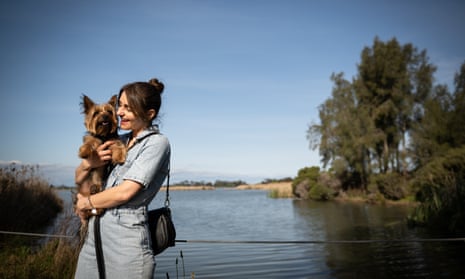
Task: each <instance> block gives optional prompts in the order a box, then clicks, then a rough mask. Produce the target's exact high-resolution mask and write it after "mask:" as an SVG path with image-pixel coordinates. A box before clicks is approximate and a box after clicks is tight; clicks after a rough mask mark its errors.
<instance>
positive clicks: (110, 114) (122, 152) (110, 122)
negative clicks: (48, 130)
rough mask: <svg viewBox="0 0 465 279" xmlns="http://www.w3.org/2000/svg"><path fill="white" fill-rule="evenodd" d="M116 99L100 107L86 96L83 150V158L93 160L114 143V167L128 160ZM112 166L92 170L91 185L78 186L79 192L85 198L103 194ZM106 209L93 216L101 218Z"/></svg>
mask: <svg viewBox="0 0 465 279" xmlns="http://www.w3.org/2000/svg"><path fill="white" fill-rule="evenodd" d="M116 101H117V97H116V95H114V96H112V97H111V98H110V100H109V101H108V103H104V104H96V103H94V101H92V100H91V99H90V98H89V97H87V96H86V95H83V96H82V102H81V107H82V113H83V114H84V115H85V121H84V125H85V126H86V129H87V134H86V135H85V136H84V139H83V144H82V145H81V147H80V148H79V157H81V158H90V157H92V156H98V154H97V147H98V146H99V145H101V144H102V143H104V142H105V141H107V140H114V141H115V144H113V145H111V147H110V149H111V151H112V153H111V155H112V160H111V163H112V164H122V163H124V161H125V160H126V152H127V150H126V146H125V145H124V143H123V142H122V141H121V140H119V138H118V133H117V129H118V119H117V116H116ZM107 171H108V166H103V167H100V168H96V169H93V170H91V173H90V174H89V178H88V180H87V181H85V182H84V183H82V184H81V185H80V186H78V187H77V188H78V189H77V191H78V192H79V193H81V194H82V195H84V196H89V195H92V194H95V193H98V192H100V191H102V187H103V181H104V179H105V178H106V176H107V175H108V173H107ZM102 212H103V210H102V209H97V212H89V216H90V215H100V214H101V213H102Z"/></svg>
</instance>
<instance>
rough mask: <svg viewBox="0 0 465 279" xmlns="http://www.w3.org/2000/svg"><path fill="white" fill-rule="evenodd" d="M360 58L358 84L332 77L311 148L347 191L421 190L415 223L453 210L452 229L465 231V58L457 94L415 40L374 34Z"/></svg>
mask: <svg viewBox="0 0 465 279" xmlns="http://www.w3.org/2000/svg"><path fill="white" fill-rule="evenodd" d="M360 58H361V61H360V64H359V65H358V73H357V75H356V76H355V77H354V78H353V80H352V81H349V80H347V79H345V78H344V74H343V73H338V74H334V73H333V74H332V75H331V81H332V82H333V84H334V85H333V89H332V93H331V97H330V98H328V99H327V100H326V101H325V102H324V103H323V104H321V105H320V106H319V108H318V109H319V118H320V123H318V124H312V125H310V126H309V127H308V130H307V139H308V140H309V142H310V147H311V148H312V149H317V148H318V149H319V152H320V156H321V162H322V164H323V167H324V168H327V167H330V170H331V173H332V174H333V175H335V177H336V178H337V179H339V181H340V185H341V186H342V189H343V190H348V189H351V188H357V189H360V190H363V191H365V192H368V193H370V192H371V193H372V192H376V193H378V194H379V193H381V194H382V195H383V196H384V197H385V198H387V199H394V200H397V199H402V198H404V197H405V196H406V195H408V194H410V193H411V192H412V190H414V191H418V195H417V198H418V200H419V201H420V202H421V203H422V206H421V207H420V208H419V209H418V210H417V214H418V215H417V216H416V217H412V220H416V221H417V223H421V222H426V221H427V220H433V219H434V220H444V218H443V217H444V216H448V215H450V216H453V220H454V221H453V222H454V224H453V226H451V227H453V229H457V228H460V229H463V228H464V227H465V225H464V224H465V209H464V207H463V206H461V205H459V203H460V200H462V201H463V198H464V197H463V192H465V191H464V190H463V187H464V183H465V178H464V176H463V173H464V172H465V171H464V169H465V156H462V152H465V151H463V148H464V146H465V129H464V127H465V63H463V64H462V66H461V68H460V70H459V72H458V73H457V74H456V75H455V79H454V86H455V88H454V91H453V92H452V93H451V92H450V91H449V88H448V87H447V86H446V85H441V84H439V85H434V84H433V81H434V76H433V75H434V73H435V71H436V67H435V66H434V65H433V64H431V63H430V62H429V58H428V56H427V54H426V50H422V51H419V50H418V49H417V48H416V47H414V46H413V45H412V44H410V43H408V44H404V45H402V44H400V43H399V42H398V41H397V40H396V39H395V38H393V39H391V40H389V41H387V42H383V41H381V40H379V39H378V38H375V40H374V42H373V45H372V46H371V47H365V48H364V49H363V50H362V52H361V56H360ZM464 154H465V153H464ZM411 185H415V187H414V188H413V189H412V187H411ZM452 212H455V213H454V214H452ZM451 214H452V215H451Z"/></svg>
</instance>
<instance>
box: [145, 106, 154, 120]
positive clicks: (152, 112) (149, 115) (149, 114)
mask: <svg viewBox="0 0 465 279" xmlns="http://www.w3.org/2000/svg"><path fill="white" fill-rule="evenodd" d="M155 115H156V111H155V110H154V109H149V111H148V112H147V116H148V118H149V119H150V120H153V119H154V118H155Z"/></svg>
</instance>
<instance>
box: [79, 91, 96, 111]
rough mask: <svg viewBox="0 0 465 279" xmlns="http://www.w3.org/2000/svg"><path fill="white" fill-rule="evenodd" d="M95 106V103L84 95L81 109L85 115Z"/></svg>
mask: <svg viewBox="0 0 465 279" xmlns="http://www.w3.org/2000/svg"><path fill="white" fill-rule="evenodd" d="M93 106H95V103H94V101H92V100H91V99H90V98H89V97H87V96H86V95H84V94H83V95H82V102H81V108H82V112H83V113H87V112H88V111H89V110H90V108H91V107H93Z"/></svg>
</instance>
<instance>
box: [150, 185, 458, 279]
mask: <svg viewBox="0 0 465 279" xmlns="http://www.w3.org/2000/svg"><path fill="white" fill-rule="evenodd" d="M170 194H171V208H172V211H173V218H174V222H175V225H176V229H177V239H179V240H215V241H217V240H225V241H331V240H368V239H419V238H429V237H434V236H431V235H425V234H424V233H422V232H421V231H418V230H411V229H407V227H406V224H405V222H404V220H405V219H404V218H405V216H406V215H407V214H408V210H409V209H408V208H407V207H402V206H395V207H385V206H373V205H365V204H344V203H334V202H331V203H320V202H311V201H296V200H292V199H271V198H268V197H267V193H266V192H265V191H259V190H257V191H255V190H247V191H236V190H223V189H220V190H214V191H172V192H171V193H170ZM163 195H164V192H161V193H160V195H159V197H158V198H156V199H155V201H154V203H153V204H152V206H151V207H159V206H161V205H162V204H163V198H162V196H163ZM464 248H465V245H464V243H461V242H460V243H459V242H449V243H443V242H433V243H424V242H400V243H399V242H379V243H368V244H328V243H324V244H241V243H194V242H192V243H191V242H187V243H179V242H178V243H177V245H176V246H175V247H172V248H169V249H168V250H166V251H165V252H164V253H162V254H161V255H159V256H157V258H156V261H157V268H156V278H167V277H166V274H167V273H168V274H169V277H170V278H190V276H191V273H194V274H195V278H377V279H381V278H465V265H464V264H465V253H464V252H463V251H464ZM181 252H182V256H183V257H181ZM184 274H185V277H184Z"/></svg>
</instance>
